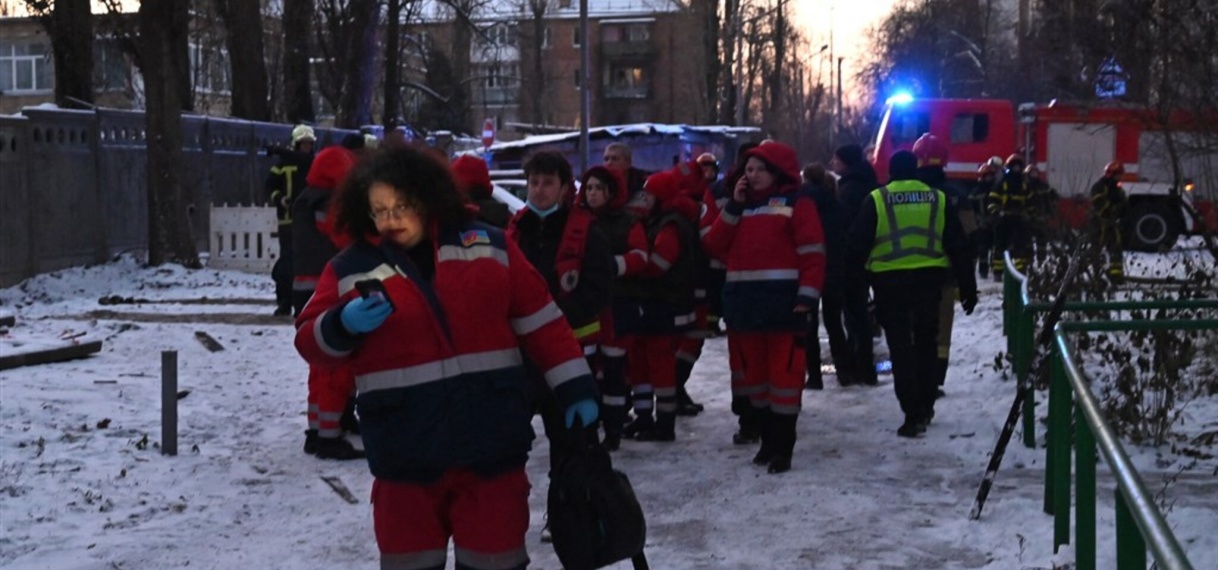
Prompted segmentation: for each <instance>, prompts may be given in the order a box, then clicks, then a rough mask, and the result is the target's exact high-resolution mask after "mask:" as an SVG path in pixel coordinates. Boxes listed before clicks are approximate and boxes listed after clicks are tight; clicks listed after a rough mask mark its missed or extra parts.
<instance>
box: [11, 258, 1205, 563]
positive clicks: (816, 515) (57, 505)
mask: <svg viewBox="0 0 1218 570" xmlns="http://www.w3.org/2000/svg"><path fill="white" fill-rule="evenodd" d="M112 296H117V297H118V299H117V301H120V302H119V303H118V304H105V305H103V304H99V302H98V301H99V299H101V298H103V297H107V298H108V302H109V301H114V300H116V299H114V298H113V297H112ZM204 298H206V299H207V301H206V302H202V301H200V300H201V299H204ZM272 298H273V293H272V286H271V282H270V279H269V277H267V276H262V275H251V274H244V273H238V272H218V271H212V270H201V271H187V270H184V269H181V268H175V267H162V268H153V269H148V268H141V267H139V266H138V264H136V263H135V262H133V261H131V260H130V259H123V260H121V261H118V262H115V263H111V264H106V265H102V266H97V267H90V268H78V269H71V270H66V271H61V272H58V273H55V274H50V275H42V276H39V277H36V278H34V279H30V280H28V281H26V282H25V283H23V284H22V285H19V286H16V287H12V288H9V289H5V290H0V307H3V310H5V311H10V312H12V313H14V314H15V315H16V316H17V318H18V325H17V326H16V327H15V328H14V329H13V330H12V331H11V332H10V334H11V335H13V336H18V335H25V336H37V335H45V336H53V337H58V336H62V335H64V333H65V332H66V333H68V334H69V335H75V334H79V333H86V334H85V335H83V336H81V337H79V338H81V339H100V340H103V341H104V347H103V350H102V352H101V353H100V354H97V355H95V356H93V357H91V358H88V359H83V360H76V361H70V362H63V363H57V364H48V365H42V366H31V367H25V368H18V369H13V370H6V371H2V372H0V524H2V526H3V532H2V534H0V565H3V566H4V567H5V568H8V569H12V570H18V569H35V568H36V569H47V568H50V569H55V570H61V569H62V570H68V569H73V570H75V569H80V570H85V569H145V568H158V569H159V568H176V567H185V566H189V567H191V568H203V569H209V568H215V569H231V568H242V567H245V568H368V569H371V568H376V567H377V552H376V545H375V541H374V539H373V534H372V528H371V507H370V505H369V504H368V502H367V497H368V495H369V491H370V487H371V477H370V475H369V474H368V470H367V466H366V465H365V464H364V463H363V462H358V461H356V462H345V463H339V462H325V461H320V460H317V459H315V458H313V457H310V456H307V455H305V454H304V453H303V452H302V451H301V444H302V443H303V436H302V431H303V429H304V427H305V417H304V407H305V406H304V398H305V374H306V367H305V365H304V363H303V362H302V361H301V360H300V359H299V357H298V356H297V355H296V353H295V351H294V350H293V348H292V336H293V330H292V327H291V325H290V322H289V321H288V320H287V319H283V318H275V317H271V316H270V313H271V311H272V309H273V304H272V302H271V299H272ZM135 300H148V301H161V302H148V303H138V304H137V303H129V302H122V301H135ZM165 301H176V302H165ZM196 331H203V332H207V333H208V334H210V335H211V336H212V337H214V338H216V339H217V340H218V341H219V342H220V343H221V344H223V345H224V347H225V350H223V351H221V352H214V353H213V352H209V351H207V350H206V349H205V348H204V346H203V345H202V344H201V343H200V342H198V341H197V339H196V338H195V332H196ZM954 339H955V342H954V350H953V354H952V369H951V372H950V374H949V378H948V381H947V392H948V396H947V397H946V398H945V399H943V400H941V401H940V404H939V406H938V414H937V416H936V418H935V423H934V424H932V426H931V428H930V430H929V433H928V434H927V436H926V437H925V438H922V439H918V440H904V439H900V438H898V437H896V435H895V429H896V427H897V425H899V424H900V420H901V417H900V414H899V410H898V407H897V402H896V399H895V397H894V395H893V393H892V386H891V377H890V376H883V377H882V384H881V386H880V387H878V388H858V387H851V388H846V389H843V388H840V387H838V386H837V384H836V383H835V382H834V381H833V379H832V376H830V377H828V379H827V380H826V389H825V390H824V391H821V392H807V393H806V394H805V398H804V412H803V415H802V416H801V418H800V423H799V430H798V431H799V437H800V439H799V442H798V443H797V444H796V448H795V460H794V469H793V470H792V471H791V472H789V473H786V474H783V475H778V476H772V475H768V474H766V473H765V471H764V468H759V467H756V466H754V465H753V464H752V463H751V462H750V459H751V457H752V454H753V453H754V451H755V450H754V449H753V447H751V446H746V447H740V446H734V445H732V444H731V434H732V432H733V431H734V429H735V421H734V417H733V416H731V414H730V412H729V411H728V410H729V394H728V380H727V359H726V349H725V342H724V340H723V339H721V338H720V339H712V340H710V341H709V342H708V343H707V346H706V349H705V352H704V354H703V356H702V359H701V360H700V361H699V362H698V365H697V367H696V368H695V370H694V377H693V379H692V380H691V383H690V389H691V392H692V393H693V395H694V398H695V399H697V400H699V401H701V402H703V403H705V404H706V405H707V411H706V412H704V413H703V414H702V415H700V416H698V417H695V418H684V419H682V420H681V421H680V423H679V424H678V438H679V439H678V441H677V442H676V443H672V444H661V443H641V442H633V441H627V442H624V444H623V447H622V450H621V451H619V452H618V453H616V454H615V462H616V465H617V467H619V468H620V469H622V470H623V471H625V472H626V473H628V474H629V475H630V478H631V480H632V481H633V483H634V485H635V488H636V490H637V491H638V494H639V498H640V500H641V502H642V504H643V506H644V509H645V511H646V513H647V516H648V523H649V529H648V542H647V551H646V553H647V557H648V559H649V560H650V562H651V566H652V567H653V568H657V569H666V570H671V569H677V570H680V569H695V568H696V569H703V568H713V569H720V568H722V569H762V568H765V569H775V568H777V569H788V568H791V569H794V568H800V569H803V568H818V569H819V568H828V569H834V568H851V569H932V568H933V569H955V568H982V569H993V570H998V569H1002V570H1008V569H1013V568H1015V569H1019V568H1049V567H1050V565H1051V561H1052V560H1053V559H1054V558H1053V553H1052V551H1051V550H1052V531H1051V528H1052V518H1051V517H1050V516H1048V515H1044V514H1042V513H1041V510H1040V506H1041V502H1042V493H1043V477H1044V471H1043V465H1044V451H1043V449H1042V450H1028V449H1025V448H1024V447H1023V446H1022V445H1020V444H1019V443H1018V437H1019V434H1018V433H1017V434H1016V438H1017V439H1016V441H1013V442H1012V444H1011V447H1010V448H1009V450H1008V453H1007V456H1006V459H1005V461H1004V463H1003V467H1002V470H1001V472H1000V474H999V477H998V479H997V482H996V485H995V487H994V489H993V491H992V493H991V495H990V500H989V502H988V503H987V505H986V508H985V512H984V514H983V517H982V519H981V520H980V521H977V522H970V521H968V520H967V515H968V511H969V509H970V507H971V505H972V501H973V497H974V496H975V494H976V489H977V484H978V482H979V480H980V478H981V474H982V473H983V471H984V468H985V464H986V460H987V458H988V455H989V453H990V450H991V448H992V446H993V444H994V441H995V439H996V438H997V434H998V431H999V429H1000V426H1001V424H1002V420H1003V417H1004V416H1005V414H1006V411H1007V408H1008V407H1009V405H1010V399H1011V397H1012V395H1013V393H1014V386H1013V384H1012V383H1011V381H1009V380H1005V379H1004V377H1003V373H1002V372H1001V371H999V370H996V369H995V366H994V361H995V357H996V356H997V355H998V354H999V353H1000V352H1002V351H1003V350H1004V347H1005V344H1004V341H1003V339H1002V337H1001V316H1000V298H999V287H998V285H997V284H994V283H988V282H987V283H985V284H984V285H983V291H982V297H981V303H980V305H979V307H978V309H977V312H976V313H975V314H974V315H973V316H971V317H964V316H963V315H958V317H957V327H956V332H955V337H954ZM822 342H823V340H822ZM166 350H176V351H178V358H179V366H180V371H179V380H178V382H179V388H180V389H181V390H183V391H186V390H188V391H189V393H188V394H187V395H186V396H185V397H184V398H181V399H180V400H179V401H178V407H179V417H180V435H179V440H178V441H179V443H178V447H179V452H180V453H179V455H178V456H176V457H168V456H163V455H161V454H160V452H159V444H160V442H161V427H160V407H161V406H160V394H161V389H160V362H161V352H162V351H166ZM877 351H878V353H879V354H881V355H882V354H884V353H885V349H884V344H883V342H882V341H878V342H877ZM824 352H825V354H826V355H827V354H828V351H827V350H825V351H824ZM1043 397H1044V395H1043V394H1040V395H1038V399H1040V400H1041V404H1040V405H1039V406H1038V410H1039V411H1040V415H1041V416H1043V415H1044V404H1043ZM1198 410H1202V411H1200V412H1199V411H1198ZM1191 413H1192V416H1190V419H1191V421H1194V422H1197V423H1198V424H1201V425H1205V424H1207V423H1208V424H1209V425H1211V426H1212V425H1214V422H1215V421H1218V412H1215V407H1214V406H1212V405H1210V406H1208V407H1198V408H1194V409H1193V410H1191ZM536 425H537V429H538V432H539V433H540V423H539V422H538V423H537V424H536ZM1039 436H1040V437H1041V438H1043V428H1041V431H1040V433H1039ZM547 447H548V446H547V444H546V443H545V440H544V437H543V438H541V439H539V440H538V441H537V443H536V449H535V450H534V453H533V455H532V459H531V460H530V463H529V475H530V478H531V480H532V482H533V484H534V488H533V493H532V495H531V499H530V502H531V506H532V515H533V516H532V523H533V524H532V530H531V531H530V533H529V536H528V546H529V550H530V554H531V556H532V558H533V565H532V567H533V568H541V569H557V568H559V564H558V562H557V560H556V558H555V556H554V554H553V552H552V550H551V549H550V547H549V545H547V544H542V543H540V541H539V539H538V531H539V530H540V528H541V521H542V514H543V513H544V503H545V485H546V475H545V472H546V466H547V465H548V457H547ZM1134 456H1135V458H1136V459H1137V461H1138V463H1139V466H1140V467H1141V468H1143V469H1144V471H1143V474H1144V475H1143V476H1144V480H1145V481H1146V484H1147V486H1148V487H1149V488H1150V489H1151V490H1152V491H1159V490H1160V489H1162V488H1163V487H1164V481H1165V480H1170V479H1174V482H1173V483H1171V484H1170V485H1168V486H1167V491H1166V493H1165V501H1166V502H1168V503H1174V507H1173V508H1172V509H1171V510H1170V511H1169V513H1168V515H1167V516H1168V521H1169V524H1171V525H1172V526H1173V528H1174V529H1175V532H1176V533H1177V536H1178V537H1179V538H1180V540H1181V542H1182V544H1183V545H1184V547H1185V549H1186V550H1187V552H1188V554H1189V556H1190V558H1191V559H1192V560H1193V561H1194V565H1195V566H1196V567H1197V568H1203V567H1205V566H1206V564H1205V563H1203V562H1205V561H1212V560H1215V559H1218V536H1216V535H1215V533H1214V532H1213V529H1214V528H1218V477H1216V476H1215V475H1214V474H1212V473H1211V471H1210V470H1211V469H1213V465H1212V460H1211V461H1210V464H1206V465H1205V466H1204V467H1203V468H1199V469H1195V470H1192V471H1188V472H1185V473H1183V474H1180V475H1178V476H1177V472H1178V470H1179V466H1178V462H1177V461H1176V459H1175V458H1174V456H1173V455H1172V454H1171V453H1170V451H1169V450H1166V449H1164V450H1153V449H1143V450H1138V451H1137V452H1136V453H1134ZM1156 459H1158V461H1156ZM1099 470H1100V473H1101V476H1100V484H1099V486H1100V490H1099V503H1100V505H1099V508H1098V513H1099V519H1100V532H1099V540H1100V562H1099V566H1100V567H1101V568H1111V567H1114V566H1115V563H1114V560H1113V558H1114V542H1113V540H1114V539H1113V533H1112V530H1111V529H1112V528H1113V514H1112V488H1113V483H1112V478H1111V476H1109V475H1107V472H1106V467H1104V466H1103V465H1101V466H1100V469H1099ZM322 476H335V477H339V478H341V480H342V481H343V482H344V483H345V484H346V486H347V487H348V488H350V489H351V491H352V492H353V493H354V494H355V496H356V497H358V498H359V499H360V501H359V504H349V503H347V502H345V501H343V500H342V499H341V498H340V497H339V496H338V495H337V494H336V493H334V492H333V491H332V490H331V489H330V488H329V487H328V486H327V485H326V484H325V483H324V482H323V481H322V480H321V477H322ZM450 566H451V557H450ZM629 567H630V565H629V563H620V564H617V565H615V566H613V568H618V569H625V568H629Z"/></svg>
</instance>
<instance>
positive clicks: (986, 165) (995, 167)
mask: <svg viewBox="0 0 1218 570" xmlns="http://www.w3.org/2000/svg"><path fill="white" fill-rule="evenodd" d="M1001 174H1002V159H1001V158H999V157H997V156H991V157H990V158H989V159H988V160H986V161H985V162H983V163H981V166H979V167H977V184H976V185H975V186H973V191H972V193H971V194H969V204H968V208H969V209H970V210H972V211H973V212H974V213H975V214H976V215H977V231H976V232H974V233H973V251H974V253H975V254H976V256H977V272H978V273H980V274H981V277H983V278H984V277H986V276H988V275H989V274H990V248H991V246H992V245H993V244H994V220H992V219H990V215H989V213H987V212H986V208H985V206H986V202H987V200H988V199H989V196H990V192H991V191H993V190H994V188H996V187H997V186H998V182H999V180H1001V176H1000V175H1001ZM995 278H996V279H1001V275H997V276H995Z"/></svg>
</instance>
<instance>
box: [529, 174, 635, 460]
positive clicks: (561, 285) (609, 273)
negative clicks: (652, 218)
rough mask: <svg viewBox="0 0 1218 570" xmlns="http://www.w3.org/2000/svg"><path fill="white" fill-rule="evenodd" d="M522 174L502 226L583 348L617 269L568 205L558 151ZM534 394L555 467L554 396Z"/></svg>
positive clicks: (594, 337) (595, 231)
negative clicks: (514, 206) (523, 196)
mask: <svg viewBox="0 0 1218 570" xmlns="http://www.w3.org/2000/svg"><path fill="white" fill-rule="evenodd" d="M524 173H525V176H526V177H527V178H528V183H529V194H528V201H527V202H526V204H525V205H526V207H525V208H522V209H521V210H520V211H519V212H516V215H515V216H514V217H513V218H512V221H511V223H510V224H509V225H508V230H507V234H508V237H509V239H513V240H515V241H516V243H517V244H519V245H520V250H521V252H523V253H524V256H525V258H526V259H528V260H529V263H531V264H532V265H533V267H534V268H536V269H537V271H538V273H540V274H541V276H542V277H544V278H545V280H546V284H547V286H548V288H549V290H550V295H551V296H553V297H554V302H555V303H556V304H557V305H558V308H559V310H561V311H562V313H563V315H564V316H566V318H567V323H569V324H570V325H571V329H572V330H573V331H575V335H576V338H577V339H578V340H579V341H580V344H582V345H584V347H585V351H587V347H589V346H593V345H595V344H597V343H598V342H599V340H600V327H601V323H600V317H601V313H602V312H603V311H604V309H605V308H606V307H608V306H609V300H610V296H609V295H610V282H611V281H612V280H613V277H614V275H615V274H616V273H617V268H616V264H615V263H614V261H613V254H612V253H611V252H610V249H609V240H608V238H606V237H605V234H604V233H603V232H602V231H601V230H600V229H599V228H597V227H596V226H595V221H596V218H595V216H593V215H592V213H591V212H590V211H588V210H586V209H583V208H576V207H574V206H573V204H574V188H573V187H574V184H573V181H574V175H573V174H572V172H571V164H570V163H568V162H567V159H566V158H564V157H563V156H562V155H561V154H559V153H557V152H553V151H541V152H538V153H537V154H534V155H533V156H532V157H531V158H529V160H528V161H527V162H525V164H524ZM536 380H537V381H536V382H535V384H536V386H537V387H538V388H541V387H544V386H545V382H544V381H543V380H542V379H541V378H539V377H538V378H536ZM535 392H536V394H535V396H537V400H536V402H537V405H538V408H539V410H540V412H541V417H542V421H543V423H544V425H545V430H546V437H547V438H549V439H550V443H551V445H550V460H551V461H550V464H551V465H552V466H553V465H557V464H558V463H557V462H558V461H559V460H560V459H561V457H560V454H559V453H557V452H558V450H561V449H566V448H567V447H569V446H568V445H566V444H565V439H564V435H565V434H566V432H567V429H566V427H565V426H564V424H563V416H562V410H561V409H560V408H559V407H558V405H557V400H555V399H554V398H553V397H546V396H545V394H547V393H548V391H546V390H540V389H539V390H536V391H535Z"/></svg>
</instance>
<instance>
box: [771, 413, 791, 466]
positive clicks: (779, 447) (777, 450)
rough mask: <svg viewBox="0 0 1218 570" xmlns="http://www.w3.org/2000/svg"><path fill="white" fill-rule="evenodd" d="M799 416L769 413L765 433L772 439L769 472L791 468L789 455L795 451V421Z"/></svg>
mask: <svg viewBox="0 0 1218 570" xmlns="http://www.w3.org/2000/svg"><path fill="white" fill-rule="evenodd" d="M798 419H799V416H797V415H794V414H774V413H771V414H770V421H769V429H768V430H767V433H768V434H769V435H770V439H771V440H772V441H773V443H772V445H771V449H772V452H773V455H772V456H771V457H770V467H769V468H768V469H767V471H768V472H770V473H775V474H777V473H786V472H787V471H790V470H791V456H792V455H793V454H794V451H795V422H796V420H798Z"/></svg>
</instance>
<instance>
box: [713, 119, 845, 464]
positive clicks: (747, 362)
mask: <svg viewBox="0 0 1218 570" xmlns="http://www.w3.org/2000/svg"><path fill="white" fill-rule="evenodd" d="M745 159H746V161H745V163H744V176H742V177H740V179H739V180H738V181H737V182H736V185H735V186H734V187H733V189H732V198H731V200H728V201H727V203H726V204H725V205H724V207H723V210H722V211H721V212H720V213H719V217H718V219H716V220H715V222H714V223H713V224H711V226H710V230H709V231H708V232H707V233H706V234H705V235H704V236H703V238H702V245H703V246H704V247H705V248H706V251H707V252H708V253H710V254H711V255H713V256H715V257H718V258H719V259H721V260H723V261H724V263H725V264H726V265H727V278H726V282H725V283H724V285H723V319H724V320H725V321H726V322H727V326H728V329H729V330H731V331H734V332H735V333H736V335H737V348H738V350H739V351H740V356H741V358H740V362H741V363H742V368H743V370H742V372H743V374H744V379H743V388H744V392H745V393H746V394H747V395H748V396H749V399H750V400H751V410H750V411H749V414H751V415H752V417H753V418H754V421H756V423H757V425H760V426H762V428H761V449H760V450H759V451H758V452H757V455H756V456H754V457H753V463H756V464H758V465H767V466H768V470H769V472H770V473H784V472H786V471H789V470H790V469H791V456H792V453H793V450H794V447H795V423H796V420H797V419H798V418H799V411H800V406H801V395H802V393H803V387H804V375H805V374H806V365H807V363H806V362H805V360H804V347H803V342H804V331H805V329H806V328H807V323H808V313H809V312H810V311H813V310H815V308H816V306H817V300H818V299H819V298H820V291H821V288H822V287H823V286H824V281H825V238H824V233H823V231H822V229H821V225H820V215H819V214H818V213H817V211H816V203H815V202H814V201H813V200H812V198H811V196H809V195H808V194H807V193H805V192H801V191H800V167H799V166H800V165H799V159H798V157H797V156H796V154H795V149H793V148H791V147H790V146H788V145H786V144H783V143H780V142H776V141H765V142H763V143H761V144H760V145H758V146H757V147H756V148H753V149H751V150H749V151H748V152H747V153H745ZM742 419H743V418H742Z"/></svg>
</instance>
